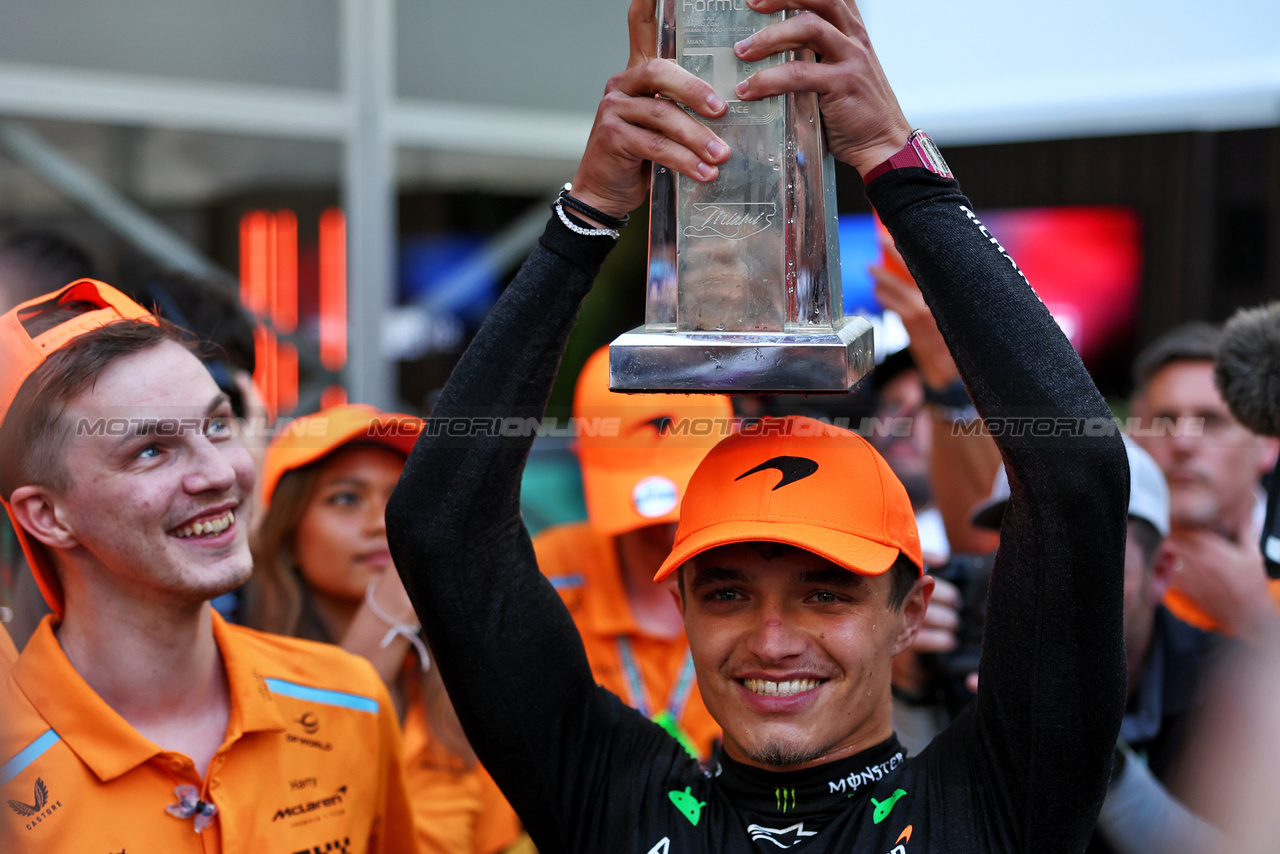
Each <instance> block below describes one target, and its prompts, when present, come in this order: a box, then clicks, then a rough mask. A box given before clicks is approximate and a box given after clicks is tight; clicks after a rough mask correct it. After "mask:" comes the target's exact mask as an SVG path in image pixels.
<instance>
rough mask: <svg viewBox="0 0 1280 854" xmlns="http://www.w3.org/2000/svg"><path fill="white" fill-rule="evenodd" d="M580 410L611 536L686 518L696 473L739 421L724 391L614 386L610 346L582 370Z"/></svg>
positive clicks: (595, 512)
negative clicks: (683, 511) (636, 390)
mask: <svg viewBox="0 0 1280 854" xmlns="http://www.w3.org/2000/svg"><path fill="white" fill-rule="evenodd" d="M573 414H574V417H575V418H577V419H578V426H579V433H578V439H577V450H578V462H579V463H580V464H581V466H582V490H583V492H584V493H585V494H586V499H587V516H588V517H589V518H590V520H591V525H592V527H594V528H595V529H596V530H598V531H600V532H601V533H602V534H605V535H607V536H611V537H613V536H617V535H618V534H624V533H626V532H628V531H634V530H636V529H637V528H643V527H645V526H646V525H657V524H662V523H665V522H675V521H676V520H678V519H679V518H680V499H681V498H682V497H683V496H684V490H685V486H686V485H687V484H688V483H689V476H690V475H692V474H693V470H694V469H695V468H697V467H698V463H700V462H701V461H702V458H703V457H705V456H706V455H707V451H709V450H711V448H712V447H714V446H715V444H716V442H718V441H720V440H721V439H723V438H724V437H725V436H728V435H730V434H731V433H732V432H733V430H734V427H735V421H734V418H733V404H732V403H730V401H729V398H728V397H726V396H724V395H721V394H715V395H706V394H620V393H618V392H612V391H609V348H608V347H601V348H600V349H599V350H597V351H596V352H595V353H593V354H591V358H589V359H587V363H586V365H584V366H583V368H582V373H581V374H579V375H578V385H577V387H576V389H575V390H574V396H573Z"/></svg>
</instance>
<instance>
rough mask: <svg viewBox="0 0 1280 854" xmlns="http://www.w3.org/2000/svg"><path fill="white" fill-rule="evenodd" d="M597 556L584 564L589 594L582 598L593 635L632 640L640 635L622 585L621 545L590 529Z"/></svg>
mask: <svg viewBox="0 0 1280 854" xmlns="http://www.w3.org/2000/svg"><path fill="white" fill-rule="evenodd" d="M590 530H591V533H592V538H593V539H594V540H595V542H594V543H593V544H592V545H593V547H594V552H595V554H594V555H592V556H591V557H590V558H588V559H587V560H584V561H583V562H582V569H583V575H584V576H585V578H586V583H587V586H588V587H589V588H590V590H589V592H588V593H587V594H586V595H584V596H583V602H582V613H583V616H585V617H586V623H587V626H588V627H589V628H590V629H591V630H592V633H593V634H595V635H599V636H604V637H631V636H633V635H636V634H639V631H640V630H639V627H638V626H637V625H636V618H635V615H634V614H632V613H631V602H630V600H628V599H627V588H626V586H625V585H624V584H623V583H622V565H621V563H619V561H618V545H617V541H616V540H615V539H614V538H613V537H607V536H605V535H603V534H601V533H599V532H597V531H596V530H595V529H594V528H591V529H590Z"/></svg>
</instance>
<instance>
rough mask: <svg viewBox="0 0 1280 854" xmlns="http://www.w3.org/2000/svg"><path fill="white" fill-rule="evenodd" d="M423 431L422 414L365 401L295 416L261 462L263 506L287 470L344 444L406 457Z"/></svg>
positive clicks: (329, 452) (268, 447)
mask: <svg viewBox="0 0 1280 854" xmlns="http://www.w3.org/2000/svg"><path fill="white" fill-rule="evenodd" d="M421 432H422V419H421V418H417V417H415V416H413V415H402V414H400V413H396V412H383V411H382V410H381V409H377V408H375V407H372V406H368V405H366V404H363V403H346V404H343V405H341V406H331V407H329V408H328V409H322V410H320V411H319V412H315V413H313V414H311V415H304V416H303V417H301V418H295V419H294V420H293V421H291V422H289V424H288V426H286V427H283V428H281V432H280V433H279V434H278V435H277V436H276V437H275V438H274V439H272V440H271V444H270V445H268V446H267V453H266V458H265V459H264V460H263V463H262V506H263V507H266V506H267V505H269V504H270V503H271V496H273V495H274V494H275V491H276V487H277V486H279V485H280V478H282V477H284V476H285V474H287V473H288V472H291V471H293V470H294V469H300V468H304V467H306V466H309V465H311V464H312V463H314V462H317V461H319V460H322V459H324V458H325V457H327V456H328V455H329V454H331V453H333V452H334V451H336V450H337V449H338V448H341V447H342V446H343V445H348V444H350V443H352V442H361V443H369V444H374V445H381V446H383V447H385V448H388V449H390V450H392V451H397V452H399V453H401V454H403V455H404V456H406V457H407V456H409V452H410V451H412V450H413V444H414V442H416V441H418V434H420V433H421Z"/></svg>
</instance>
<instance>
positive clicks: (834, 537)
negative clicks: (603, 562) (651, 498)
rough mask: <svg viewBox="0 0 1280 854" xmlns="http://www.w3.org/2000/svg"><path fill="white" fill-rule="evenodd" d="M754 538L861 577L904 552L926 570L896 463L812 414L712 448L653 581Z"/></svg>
mask: <svg viewBox="0 0 1280 854" xmlns="http://www.w3.org/2000/svg"><path fill="white" fill-rule="evenodd" d="M755 541H763V542H771V543H787V544H788V545H793V546H796V547H797V548H801V549H804V550H805V551H810V552H813V553H814V554H816V555H821V556H822V557H824V558H826V559H827V560H829V561H831V562H832V563H835V564H837V565H839V566H842V567H844V568H845V569H847V570H850V571H851V572H856V573H858V574H860V575H880V574H881V573H883V572H885V571H886V570H888V569H889V567H890V566H892V565H893V562H894V561H895V560H896V559H897V557H898V555H899V554H903V555H905V556H906V557H907V559H908V560H910V561H911V562H912V563H913V564H915V565H916V566H917V567H918V568H919V569H920V571H921V572H922V573H923V572H924V558H923V556H922V555H921V551H920V535H919V534H918V533H917V532H916V517H915V512H914V511H913V510H912V509H911V500H910V499H908V498H907V491H906V489H905V488H903V486H902V483H901V482H900V481H899V480H898V478H897V476H896V475H894V473H893V471H892V470H890V468H889V464H888V463H886V462H885V461H884V458H883V457H881V456H880V454H878V453H877V452H876V450H875V449H874V448H872V447H871V445H870V444H869V443H868V442H867V440H866V439H863V438H862V437H861V436H859V435H857V434H856V433H852V432H850V431H848V430H844V429H841V428H839V427H835V426H832V425H830V424H824V423H822V422H821V421H815V420H814V419H812V418H803V417H800V416H794V415H793V416H788V417H786V418H765V419H763V420H761V421H758V422H755V423H753V424H749V425H747V426H745V427H743V428H742V432H740V433H738V434H736V435H734V436H730V437H729V438H728V439H725V440H724V441H723V442H721V443H720V444H719V445H716V447H715V448H714V449H712V451H711V453H709V454H707V457H706V459H705V460H703V461H702V465H700V466H698V470H697V471H695V472H694V473H693V478H692V479H691V480H690V481H689V491H688V494H687V495H685V499H684V504H683V506H682V507H681V510H680V527H679V529H678V530H677V531H676V540H675V545H674V546H673V547H672V550H671V554H670V555H669V556H668V557H667V559H666V560H665V561H663V563H662V568H661V569H659V570H658V574H657V575H656V576H655V577H654V580H655V581H661V580H663V579H664V578H666V577H667V576H668V575H670V574H671V573H672V572H674V571H675V570H676V568H677V567H679V566H680V565H681V564H683V563H684V562H685V561H687V560H689V558H691V557H694V556H695V555H697V554H700V553H701V552H704V551H707V550H708V549H713V548H716V547H717V546H724V545H729V544H730V543H743V542H755Z"/></svg>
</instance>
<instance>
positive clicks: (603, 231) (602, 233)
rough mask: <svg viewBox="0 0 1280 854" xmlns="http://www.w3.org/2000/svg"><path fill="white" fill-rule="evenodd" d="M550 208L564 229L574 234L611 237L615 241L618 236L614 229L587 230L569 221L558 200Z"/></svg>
mask: <svg viewBox="0 0 1280 854" xmlns="http://www.w3.org/2000/svg"><path fill="white" fill-rule="evenodd" d="M551 207H552V208H553V209H555V212H556V216H558V217H560V221H561V222H562V223H564V227H565V228H567V229H569V230H570V231H572V232H574V233H575V234H581V235H582V236H583V237H612V238H613V239H614V240H617V239H618V237H619V236H620V235H619V234H618V230H617V229H616V228H587V227H585V226H581V225H578V224H577V223H576V222H573V221H572V220H571V219H569V216H568V214H566V213H565V212H564V208H563V207H562V206H561V204H560V200H559V199H556V203H555V204H554V205H552V206H551Z"/></svg>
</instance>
